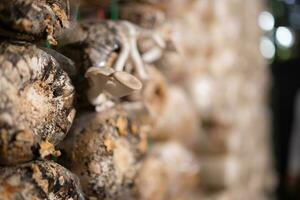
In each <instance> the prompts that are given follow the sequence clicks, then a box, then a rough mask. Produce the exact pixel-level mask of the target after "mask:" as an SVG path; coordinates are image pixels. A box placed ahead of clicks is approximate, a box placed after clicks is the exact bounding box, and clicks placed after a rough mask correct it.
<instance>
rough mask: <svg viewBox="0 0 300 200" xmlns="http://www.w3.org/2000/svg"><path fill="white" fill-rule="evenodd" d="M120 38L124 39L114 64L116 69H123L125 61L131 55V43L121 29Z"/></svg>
mask: <svg viewBox="0 0 300 200" xmlns="http://www.w3.org/2000/svg"><path fill="white" fill-rule="evenodd" d="M119 34H120V38H121V41H122V46H121V52H120V54H119V56H118V59H117V61H116V63H115V65H114V68H115V70H116V71H123V69H124V66H125V63H126V61H127V59H128V57H129V53H130V43H129V41H128V39H127V38H126V36H125V35H124V33H123V32H122V31H121V30H119Z"/></svg>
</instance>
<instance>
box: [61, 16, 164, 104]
mask: <svg viewBox="0 0 300 200" xmlns="http://www.w3.org/2000/svg"><path fill="white" fill-rule="evenodd" d="M76 30H78V31H74V32H72V33H70V35H69V36H68V39H67V40H68V42H66V43H67V44H66V45H65V46H64V47H62V48H61V49H59V51H60V52H62V54H64V55H66V56H68V57H69V58H71V59H72V60H74V62H75V63H76V66H77V69H78V76H75V81H74V82H75V83H77V84H78V87H76V88H77V89H78V93H79V94H81V93H83V92H84V91H86V88H87V87H90V89H88V100H89V102H90V103H91V104H93V105H94V106H97V102H99V101H98V100H97V99H102V97H101V98H100V96H99V95H101V92H102V91H103V90H104V89H106V90H107V92H108V93H110V94H111V95H112V96H114V97H117V98H118V97H122V96H124V95H127V94H129V93H130V92H132V91H134V90H139V89H141V83H140V82H139V80H138V79H137V78H139V79H140V80H146V79H147V78H148V75H147V72H146V70H145V67H144V62H143V60H142V57H141V55H140V53H139V51H138V48H137V42H138V41H137V40H138V38H139V37H152V34H151V31H146V30H143V29H141V28H138V27H137V26H135V25H133V24H131V23H129V22H126V21H85V22H82V23H80V24H79V25H78V26H77V27H76ZM153 40H155V41H158V39H157V37H156V36H153ZM157 43H158V44H160V45H162V44H161V43H162V42H157ZM128 63H130V64H132V66H133V68H134V72H135V75H136V77H137V78H135V77H133V76H132V75H130V74H128V72H127V70H126V67H125V65H127V64H128ZM91 67H95V68H103V69H98V70H97V69H95V68H93V69H91V70H89V68H91ZM104 68H112V69H113V70H114V71H115V72H114V73H112V69H110V71H111V73H112V74H111V75H108V74H103V73H104V72H102V71H103V70H105V71H107V69H104ZM81 74H85V77H86V78H88V79H89V80H88V81H86V80H84V78H83V77H81V76H80V75H81ZM108 76H109V77H110V78H109V79H108ZM103 81H104V82H106V83H107V84H106V85H105V87H106V88H103V87H104V85H102V86H100V84H103ZM87 82H89V84H88V83H87ZM108 90H110V91H108ZM97 95H98V96H97ZM102 96H103V95H102ZM80 98H82V97H79V99H80ZM84 101H85V100H84V99H83V100H82V102H84Z"/></svg>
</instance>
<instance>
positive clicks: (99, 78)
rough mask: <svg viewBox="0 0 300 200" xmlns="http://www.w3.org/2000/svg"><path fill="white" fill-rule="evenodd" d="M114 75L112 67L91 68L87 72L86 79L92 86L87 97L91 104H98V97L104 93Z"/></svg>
mask: <svg viewBox="0 0 300 200" xmlns="http://www.w3.org/2000/svg"><path fill="white" fill-rule="evenodd" d="M113 73H114V70H113V69H112V68H110V67H91V68H89V69H88V70H87V71H86V73H85V77H86V78H87V79H88V82H89V85H90V87H89V90H88V92H87V97H88V100H89V102H90V103H91V104H93V105H96V104H97V102H96V101H97V99H98V98H97V97H98V96H99V95H100V94H101V93H102V92H103V91H104V88H105V86H106V84H107V82H108V81H109V79H110V76H111V75H112V74H113Z"/></svg>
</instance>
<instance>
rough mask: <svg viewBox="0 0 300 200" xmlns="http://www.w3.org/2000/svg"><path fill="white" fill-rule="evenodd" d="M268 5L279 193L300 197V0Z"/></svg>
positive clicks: (266, 51)
mask: <svg viewBox="0 0 300 200" xmlns="http://www.w3.org/2000/svg"><path fill="white" fill-rule="evenodd" d="M267 6H268V9H267V10H266V11H265V12H263V13H261V15H260V17H259V24H260V27H261V28H262V29H263V30H264V31H265V36H264V38H263V39H262V41H261V52H262V54H263V55H264V57H265V58H267V59H268V60H269V64H270V69H271V72H272V78H273V85H272V91H271V98H270V100H271V107H272V111H273V112H272V116H273V129H272V134H273V135H272V136H273V137H272V138H273V147H274V151H273V152H274V156H275V161H276V170H277V172H278V175H279V186H278V189H277V195H278V197H279V199H299V198H300V196H299V183H300V182H299V163H300V162H299V161H300V154H299V152H300V151H299V149H300V142H299V141H300V129H299V128H300V127H299V126H300V121H299V117H300V109H299V108H300V107H299V105H300V98H299V97H300V93H299V86H300V79H299V73H300V69H299V66H300V59H299V57H300V53H299V33H300V32H299V31H300V1H299V0H269V1H268V2H267ZM267 43H269V44H267ZM267 46H269V47H267Z"/></svg>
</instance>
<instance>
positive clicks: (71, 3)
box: [0, 0, 76, 45]
mask: <svg viewBox="0 0 300 200" xmlns="http://www.w3.org/2000/svg"><path fill="white" fill-rule="evenodd" d="M75 14H76V1H75V0H53V1H46V0H41V1H35V0H2V1H1V2H0V22H1V25H0V35H2V36H5V37H10V38H11V37H12V38H16V39H24V40H31V41H33V40H36V39H47V40H48V42H49V43H50V44H52V45H57V41H56V40H57V38H58V37H59V36H61V35H62V33H63V32H64V30H65V29H68V28H70V24H71V23H72V21H73V20H74V16H75Z"/></svg>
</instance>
